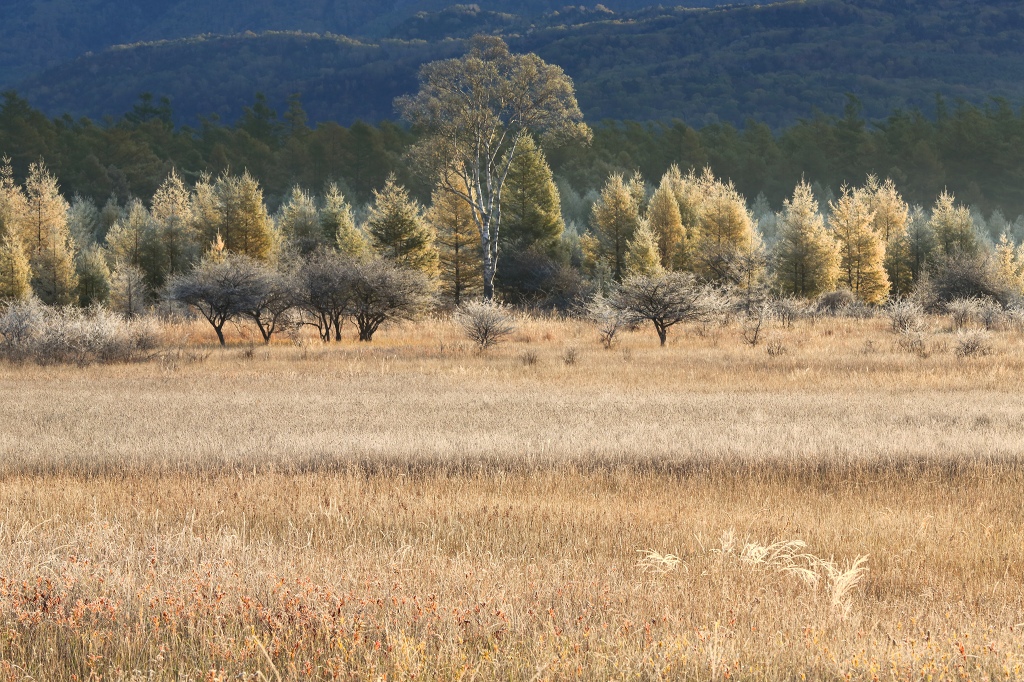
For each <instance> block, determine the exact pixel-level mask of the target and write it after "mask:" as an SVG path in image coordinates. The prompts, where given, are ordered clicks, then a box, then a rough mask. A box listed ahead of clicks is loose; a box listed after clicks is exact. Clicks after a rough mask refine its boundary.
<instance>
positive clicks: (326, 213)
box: [320, 182, 370, 258]
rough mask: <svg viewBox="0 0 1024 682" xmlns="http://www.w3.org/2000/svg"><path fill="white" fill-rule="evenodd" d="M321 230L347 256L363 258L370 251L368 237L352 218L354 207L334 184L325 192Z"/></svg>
mask: <svg viewBox="0 0 1024 682" xmlns="http://www.w3.org/2000/svg"><path fill="white" fill-rule="evenodd" d="M320 229H321V230H322V231H323V233H324V235H326V237H327V242H328V243H329V244H332V245H334V247H335V248H337V249H338V251H340V252H341V253H343V254H345V255H347V256H352V257H353V258H363V257H365V256H366V255H367V254H368V253H369V251H370V245H369V244H368V243H367V242H366V237H364V236H363V233H362V232H360V231H359V228H357V227H356V221H355V220H354V219H353V218H352V206H351V205H350V204H349V203H348V201H347V200H346V199H345V195H344V194H343V193H342V192H341V190H340V189H339V188H338V185H336V184H335V183H333V182H332V183H331V184H329V185H328V186H327V191H326V192H324V198H323V206H321V208H320Z"/></svg>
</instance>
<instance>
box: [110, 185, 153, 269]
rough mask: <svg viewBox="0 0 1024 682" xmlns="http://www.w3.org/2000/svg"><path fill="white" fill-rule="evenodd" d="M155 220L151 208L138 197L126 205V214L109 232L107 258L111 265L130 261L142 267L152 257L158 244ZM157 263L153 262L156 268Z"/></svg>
mask: <svg viewBox="0 0 1024 682" xmlns="http://www.w3.org/2000/svg"><path fill="white" fill-rule="evenodd" d="M155 240H156V235H155V230H154V229H153V220H152V217H151V216H150V213H149V210H148V209H147V208H146V206H145V204H143V203H142V202H141V201H139V200H138V199H132V200H131V201H130V202H129V203H128V205H127V206H126V207H125V211H124V216H123V217H122V218H121V219H120V220H118V221H117V222H116V223H114V225H113V227H111V228H110V231H109V232H107V258H108V259H109V261H110V263H111V265H113V264H115V263H129V264H131V265H133V266H135V267H137V268H142V267H143V264H144V262H146V264H147V265H149V264H150V263H148V262H147V261H150V260H156V259H155V258H152V256H153V251H155V250H156V245H155V244H153V242H154V241H155ZM156 265H157V263H152V266H153V267H154V268H155V267H156Z"/></svg>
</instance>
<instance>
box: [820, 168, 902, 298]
mask: <svg viewBox="0 0 1024 682" xmlns="http://www.w3.org/2000/svg"><path fill="white" fill-rule="evenodd" d="M830 207H831V209H832V212H831V214H830V215H829V227H830V229H831V230H832V235H833V236H834V237H835V239H836V241H837V242H838V243H839V254H840V264H839V269H840V283H841V284H843V285H845V286H846V287H848V288H849V289H850V291H852V292H853V294H854V295H855V296H856V297H857V298H859V299H860V300H862V301H864V302H865V303H881V302H882V301H884V300H885V299H886V297H887V296H888V295H889V278H888V277H887V276H886V274H885V243H884V242H882V238H881V237H880V236H879V235H878V234H876V233H875V231H874V230H873V229H872V221H873V219H874V214H873V213H872V212H871V210H870V209H869V208H868V205H867V203H866V202H864V201H863V200H862V199H861V198H860V197H859V196H858V194H857V192H855V191H852V190H850V188H848V187H844V188H843V192H842V196H840V197H839V199H837V200H836V201H835V202H832V203H831V204H830Z"/></svg>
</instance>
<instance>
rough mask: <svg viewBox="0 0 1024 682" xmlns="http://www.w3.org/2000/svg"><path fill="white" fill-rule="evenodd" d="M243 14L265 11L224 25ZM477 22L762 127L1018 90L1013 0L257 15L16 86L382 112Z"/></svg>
mask: <svg viewBox="0 0 1024 682" xmlns="http://www.w3.org/2000/svg"><path fill="white" fill-rule="evenodd" d="M257 4H258V3H257ZM315 4H316V3H313V5H315ZM314 23H315V22H314ZM284 24H286V25H287V27H295V28H300V29H307V30H308V28H309V27H310V24H309V23H302V22H299V23H295V21H293V22H291V23H288V22H284ZM242 26H252V27H256V28H257V29H259V28H265V27H266V24H259V23H253V24H238V25H237V26H234V27H233V28H241V27H242ZM279 27H285V26H283V25H282V26H279ZM479 30H486V31H491V32H497V33H501V34H503V35H505V36H506V37H507V38H508V40H509V42H510V44H511V45H512V46H513V48H514V49H516V50H518V51H522V52H536V53H537V54H539V55H541V56H542V57H543V58H544V59H545V60H547V61H549V62H552V63H555V64H558V65H560V66H562V67H563V68H564V69H565V70H566V72H567V73H568V74H569V75H570V76H572V77H573V79H574V80H575V82H576V86H577V91H578V93H579V99H580V104H581V106H582V108H583V110H584V113H585V114H586V115H587V117H588V119H590V120H591V121H594V120H601V119H616V120H626V119H632V120H669V119H673V118H681V119H683V120H686V121H687V122H690V123H693V124H698V125H703V124H707V123H714V122H716V121H729V122H732V123H734V124H737V125H741V124H743V123H744V122H745V121H746V120H747V119H751V118H752V119H756V120H760V121H763V122H765V123H767V124H769V125H770V126H772V127H773V128H778V127H780V126H785V125H789V124H792V123H794V122H795V121H796V120H797V119H799V118H804V117H807V116H810V115H812V114H813V112H814V110H815V109H821V110H823V111H825V112H827V113H832V114H838V113H839V112H840V111H841V110H842V106H843V103H844V101H845V96H846V94H847V93H854V94H856V95H857V96H858V97H859V98H860V99H861V100H862V101H863V102H864V104H865V108H866V109H865V111H866V114H867V116H868V117H869V118H876V117H882V116H885V115H887V114H888V113H889V112H891V111H893V110H894V109H897V108H926V109H931V108H932V107H933V106H934V101H935V95H936V94H937V93H942V94H944V95H945V96H946V97H948V98H949V99H951V100H955V99H959V98H962V99H965V100H967V101H971V102H974V103H977V104H981V103H984V102H986V101H987V100H988V99H989V98H991V97H1005V98H1007V99H1008V100H1009V101H1011V102H1013V103H1020V102H1022V101H1024V81H1021V79H1020V78H1018V74H1020V73H1024V53H1022V52H1021V51H1020V49H1019V45H1020V44H1021V43H1022V42H1024V10H1022V8H1021V5H1020V3H1018V2H1016V1H1015V0H988V1H987V2H981V3H975V2H963V1H962V0H958V1H954V0H943V1H942V2H923V1H921V0H913V1H909V2H901V3H883V2H877V1H876V0H810V1H808V2H803V1H801V2H796V1H791V2H782V3H778V4H773V5H766V6H754V7H739V6H734V7H729V8H725V9H715V10H696V11H695V10H687V9H682V8H673V9H663V8H658V9H647V10H639V11H634V12H632V13H628V14H622V13H620V14H612V13H610V12H606V11H597V10H591V11H581V10H578V9H577V10H573V11H566V12H561V13H559V14H557V15H547V16H546V17H543V18H539V19H538V18H533V19H527V18H524V17H523V16H515V15H514V14H513V13H504V14H502V13H494V12H487V11H477V10H475V9H466V8H463V9H457V10H448V11H446V12H441V13H435V14H424V15H419V16H414V17H411V18H409V19H407V20H406V21H405V22H403V23H401V24H400V25H398V26H396V27H395V29H394V31H393V34H394V35H396V36H398V38H389V39H386V40H377V41H370V40H366V41H362V42H356V41H353V40H350V39H346V38H339V37H337V36H334V35H323V34H311V33H298V32H290V33H283V32H273V33H264V34H255V33H245V34H235V35H232V36H230V37H223V36H218V37H211V36H206V37H200V38H186V39H181V40H173V41H163V42H155V43H145V44H137V45H132V46H127V47H119V48H116V49H111V50H107V51H103V52H100V53H97V54H94V55H91V56H86V57H82V58H80V59H78V60H76V61H74V62H72V63H70V64H65V65H63V66H59V67H56V68H54V69H51V70H49V71H47V72H45V73H43V74H42V75H39V76H37V77H34V78H30V79H28V80H26V81H24V82H23V83H22V84H21V85H20V86H19V91H20V92H22V93H23V94H24V95H25V96H26V97H27V98H28V99H29V100H30V101H31V102H32V103H33V104H34V105H36V106H38V107H40V108H42V109H43V110H44V111H46V112H47V113H49V114H51V115H59V114H61V113H64V112H68V113H70V114H72V115H73V116H75V117H78V116H89V117H92V118H101V117H103V116H105V115H119V114H120V113H121V112H123V111H125V110H126V109H127V108H128V107H129V106H131V104H132V102H134V101H135V99H136V98H137V97H138V95H139V93H141V92H152V93H154V94H156V95H159V96H168V97H169V98H170V99H171V101H172V103H173V108H174V113H175V118H176V120H177V121H178V122H192V123H195V122H196V121H197V120H198V117H199V116H204V115H209V114H214V113H216V114H218V115H219V116H221V117H222V118H226V119H229V120H233V119H234V118H236V117H237V116H239V115H240V114H241V108H242V104H243V103H245V102H248V101H251V98H252V96H253V93H254V92H256V91H261V92H265V93H266V94H267V96H268V98H269V101H270V102H271V103H272V104H273V105H275V106H277V107H279V108H280V107H283V106H284V103H285V101H286V100H287V98H288V96H289V95H290V94H292V93H294V92H299V93H301V95H302V97H303V101H304V102H305V105H306V108H307V110H308V111H309V113H310V116H311V118H312V119H313V120H318V121H324V120H332V121H338V122H341V123H343V124H346V125H347V124H350V123H351V122H353V121H354V120H356V119H363V120H368V121H380V120H384V119H390V118H393V116H394V112H393V109H392V107H391V101H392V100H393V98H394V97H395V96H397V95H401V94H403V93H405V92H408V91H409V90H410V89H411V88H413V87H414V85H415V72H416V69H417V67H418V66H419V65H420V64H421V63H423V62H426V61H431V60H434V59H437V58H441V57H446V56H449V55H451V54H453V53H454V52H457V51H459V50H460V49H461V43H460V41H458V40H451V39H450V38H451V36H463V37H464V36H468V35H471V34H472V33H474V32H476V31H479Z"/></svg>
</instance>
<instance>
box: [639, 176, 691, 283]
mask: <svg viewBox="0 0 1024 682" xmlns="http://www.w3.org/2000/svg"><path fill="white" fill-rule="evenodd" d="M673 169H674V173H673V170H672V169H670V170H669V172H668V173H666V174H665V176H664V177H662V179H661V184H660V185H658V189H657V190H655V192H654V196H652V197H651V203H650V205H649V206H648V207H647V222H648V224H649V225H650V228H651V231H652V232H654V234H655V237H656V239H657V242H658V251H659V252H660V253H661V265H662V267H663V268H665V269H667V270H672V269H675V267H676V266H677V265H683V264H684V262H685V258H684V251H685V248H686V244H685V242H686V229H685V228H684V227H683V217H682V214H681V213H680V212H679V202H678V201H677V200H676V195H675V192H674V191H673V187H672V185H673V181H674V177H673V175H678V173H679V169H678V168H676V167H675V166H673Z"/></svg>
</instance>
